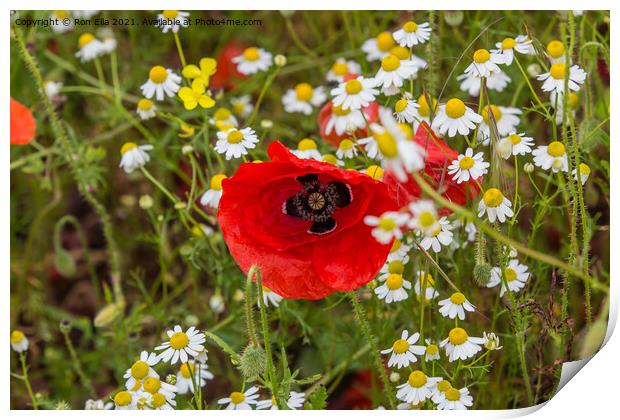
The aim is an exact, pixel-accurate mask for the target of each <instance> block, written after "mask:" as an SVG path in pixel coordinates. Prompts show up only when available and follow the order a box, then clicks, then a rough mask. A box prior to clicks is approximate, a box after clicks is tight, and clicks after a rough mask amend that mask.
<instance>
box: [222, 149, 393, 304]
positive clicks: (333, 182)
mask: <svg viewBox="0 0 620 420" xmlns="http://www.w3.org/2000/svg"><path fill="white" fill-rule="evenodd" d="M267 152H268V154H269V157H270V158H271V161H270V162H260V163H245V164H242V165H241V166H240V167H239V169H238V170H237V172H236V173H235V174H234V175H233V176H232V177H230V178H228V179H225V180H224V182H223V185H222V187H223V188H222V190H223V195H222V198H221V200H220V205H219V210H218V222H219V224H220V227H221V229H222V233H223V235H224V239H225V240H226V243H227V244H228V248H229V250H230V253H231V255H232V256H233V258H234V259H235V260H236V261H237V264H239V266H240V267H241V269H242V270H243V271H244V272H246V273H247V271H248V270H249V269H250V267H251V266H252V265H254V264H256V265H257V266H258V267H259V268H260V270H261V273H262V278H263V283H264V285H265V286H266V287H268V288H269V289H272V290H273V291H274V292H276V293H277V294H279V295H281V296H283V297H285V298H290V299H320V298H323V297H325V296H328V295H330V294H332V293H334V292H336V291H345V290H352V289H355V288H358V287H360V286H362V285H364V284H366V283H368V282H369V281H371V280H372V279H373V278H374V277H375V276H376V275H377V272H378V271H379V269H380V268H381V266H382V265H383V264H384V263H385V260H386V258H387V255H388V253H389V251H390V244H387V245H382V244H380V243H378V242H377V241H376V240H375V239H374V238H373V237H372V235H371V228H370V227H369V226H367V225H366V224H364V222H363V218H364V216H366V215H368V214H370V215H380V214H382V213H383V212H385V211H389V210H395V209H396V208H397V207H396V203H395V201H394V199H393V198H392V197H391V196H390V194H389V193H388V190H387V188H386V186H385V184H383V183H382V182H379V181H376V180H374V179H372V178H371V177H369V176H367V175H365V174H363V173H361V172H358V171H353V170H350V171H349V170H343V169H340V168H338V167H336V166H335V165H331V164H329V163H325V162H319V161H316V160H312V159H299V158H297V157H295V156H294V155H293V154H292V153H291V152H290V150H288V149H287V148H286V147H284V146H283V145H282V144H281V143H279V142H273V143H271V144H270V145H269V148H268V151H267ZM360 250H363V252H360Z"/></svg>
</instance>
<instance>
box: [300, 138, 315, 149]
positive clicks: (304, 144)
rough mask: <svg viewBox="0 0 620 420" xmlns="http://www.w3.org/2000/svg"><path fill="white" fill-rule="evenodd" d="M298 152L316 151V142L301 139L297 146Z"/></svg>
mask: <svg viewBox="0 0 620 420" xmlns="http://www.w3.org/2000/svg"><path fill="white" fill-rule="evenodd" d="M297 149H298V150H315V149H317V145H316V142H315V141H314V140H312V139H303V140H302V141H300V142H299V144H298V145H297Z"/></svg>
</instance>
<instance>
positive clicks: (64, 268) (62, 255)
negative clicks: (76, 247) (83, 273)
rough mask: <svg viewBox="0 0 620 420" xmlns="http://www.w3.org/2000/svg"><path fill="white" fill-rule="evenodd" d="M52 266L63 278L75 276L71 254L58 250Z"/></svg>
mask: <svg viewBox="0 0 620 420" xmlns="http://www.w3.org/2000/svg"><path fill="white" fill-rule="evenodd" d="M54 266H55V267H56V270H58V272H59V273H60V274H62V275H63V276H64V277H73V276H74V275H75V261H74V260H73V257H72V256H71V254H70V253H69V252H67V251H65V250H64V249H62V248H58V249H57V250H56V253H55V254H54Z"/></svg>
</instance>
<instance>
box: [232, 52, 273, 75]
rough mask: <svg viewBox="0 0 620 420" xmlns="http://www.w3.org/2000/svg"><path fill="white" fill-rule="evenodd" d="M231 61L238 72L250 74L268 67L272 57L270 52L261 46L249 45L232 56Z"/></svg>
mask: <svg viewBox="0 0 620 420" xmlns="http://www.w3.org/2000/svg"><path fill="white" fill-rule="evenodd" d="M232 62H233V63H235V64H237V70H238V71H239V73H241V74H245V75H250V74H254V73H258V72H259V71H266V70H267V69H269V67H271V65H272V63H273V59H272V56H271V53H270V52H267V51H265V50H264V49H262V48H256V47H250V48H246V49H245V50H244V51H243V54H241V55H239V56H237V57H233V58H232Z"/></svg>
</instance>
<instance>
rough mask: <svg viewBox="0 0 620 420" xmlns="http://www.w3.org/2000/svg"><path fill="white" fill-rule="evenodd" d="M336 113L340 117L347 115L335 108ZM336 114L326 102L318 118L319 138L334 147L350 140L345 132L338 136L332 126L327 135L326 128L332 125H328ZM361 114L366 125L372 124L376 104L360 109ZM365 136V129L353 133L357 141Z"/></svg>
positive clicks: (330, 103)
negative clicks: (364, 118)
mask: <svg viewBox="0 0 620 420" xmlns="http://www.w3.org/2000/svg"><path fill="white" fill-rule="evenodd" d="M336 112H338V113H341V114H342V115H346V114H348V113H349V112H347V111H342V109H341V108H337V110H336ZM336 112H334V106H333V104H332V101H328V102H327V103H326V104H325V105H324V106H323V108H321V111H320V112H319V116H318V120H319V128H320V129H321V137H322V138H323V139H324V140H325V141H327V142H329V143H331V144H333V145H334V146H338V145H339V144H340V142H341V141H342V140H344V139H349V138H351V134H349V133H346V132H345V133H342V134H340V135H338V134H337V133H336V129H335V128H334V127H333V126H332V127H331V131H330V133H329V134H327V126H328V125H332V124H330V123H329V121H330V119H331V118H332V115H334V114H335V115H338V114H337V113H336ZM362 112H363V113H364V115H365V116H366V121H368V124H372V123H373V122H375V121H376V120H377V114H378V112H379V105H378V104H377V103H376V102H371V103H370V105H368V106H367V107H366V108H362ZM367 136H368V131H367V130H366V127H363V128H360V129H359V130H357V131H356V132H355V138H357V139H361V138H364V137H367Z"/></svg>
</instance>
